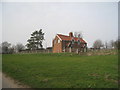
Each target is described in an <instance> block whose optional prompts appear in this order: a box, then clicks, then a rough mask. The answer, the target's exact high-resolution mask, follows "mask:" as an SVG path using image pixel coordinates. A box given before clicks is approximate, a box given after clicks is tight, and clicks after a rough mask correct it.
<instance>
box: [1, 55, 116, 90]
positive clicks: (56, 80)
mask: <svg viewBox="0 0 120 90" xmlns="http://www.w3.org/2000/svg"><path fill="white" fill-rule="evenodd" d="M2 60H3V61H2V63H3V65H2V66H3V67H2V69H3V72H4V73H6V74H7V75H9V76H11V77H13V78H14V79H16V80H18V81H19V82H21V83H23V84H25V85H29V86H31V87H32V88H118V83H117V80H118V56H117V55H102V56H101V55H99V56H80V55H75V54H74V55H71V54H64V53H63V54H11V55H10V54H8V55H3V56H2Z"/></svg>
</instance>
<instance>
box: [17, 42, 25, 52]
mask: <svg viewBox="0 0 120 90" xmlns="http://www.w3.org/2000/svg"><path fill="white" fill-rule="evenodd" d="M24 48H25V46H24V45H23V44H22V43H18V44H17V45H16V50H17V51H18V52H20V51H22V50H23V49H24Z"/></svg>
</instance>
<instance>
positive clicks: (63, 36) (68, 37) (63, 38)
mask: <svg viewBox="0 0 120 90" xmlns="http://www.w3.org/2000/svg"><path fill="white" fill-rule="evenodd" d="M57 35H58V36H59V37H60V38H61V39H62V40H66V41H71V40H72V39H74V40H75V41H78V40H79V38H77V37H70V36H67V35H62V34H57ZM80 42H83V43H86V42H85V41H84V40H83V39H82V38H80Z"/></svg>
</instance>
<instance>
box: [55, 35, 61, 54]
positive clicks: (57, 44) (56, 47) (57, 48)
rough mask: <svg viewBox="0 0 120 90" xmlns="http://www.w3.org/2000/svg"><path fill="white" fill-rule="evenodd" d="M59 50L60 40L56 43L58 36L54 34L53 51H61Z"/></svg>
mask: <svg viewBox="0 0 120 90" xmlns="http://www.w3.org/2000/svg"><path fill="white" fill-rule="evenodd" d="M55 41H56V43H55ZM61 52H62V41H60V43H58V37H57V36H56V37H55V39H54V40H53V53H61Z"/></svg>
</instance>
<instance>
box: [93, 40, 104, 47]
mask: <svg viewBox="0 0 120 90" xmlns="http://www.w3.org/2000/svg"><path fill="white" fill-rule="evenodd" d="M93 47H94V48H95V49H100V47H103V43H102V41H101V40H100V39H98V40H96V41H94V43H93Z"/></svg>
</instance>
